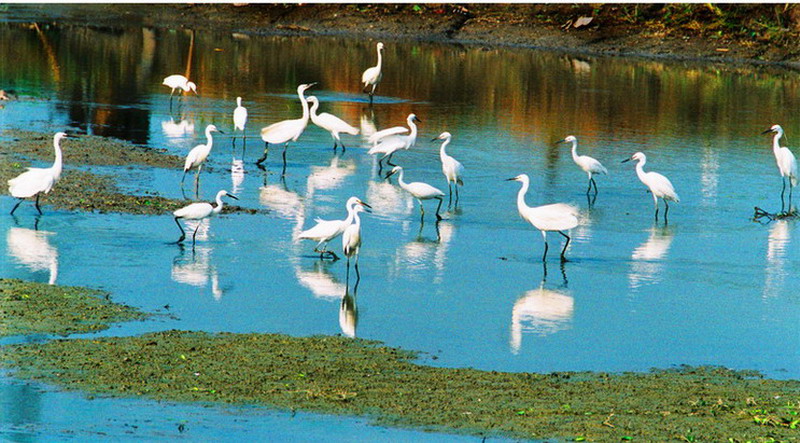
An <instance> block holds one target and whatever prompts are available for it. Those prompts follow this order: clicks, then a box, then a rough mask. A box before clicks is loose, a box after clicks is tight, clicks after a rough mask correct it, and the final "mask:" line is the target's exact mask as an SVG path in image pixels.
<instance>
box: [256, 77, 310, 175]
mask: <svg viewBox="0 0 800 443" xmlns="http://www.w3.org/2000/svg"><path fill="white" fill-rule="evenodd" d="M316 84H317V83H316V82H314V83H309V84H302V85H299V86H297V96H298V97H300V105H301V106H302V107H303V116H302V117H300V118H298V119H294V120H284V121H280V122H278V123H273V124H271V125H269V126H267V127H265V128H262V129H261V140H264V155H262V156H261V158H260V159H258V161H257V162H256V164H257V165H260V164H261V163H263V162H264V160H266V159H267V153H269V144H270V143H272V144H278V143H286V144H285V145H284V146H283V171H282V172H281V175H286V148H288V147H289V142H290V141H293V142H294V141H297V139H298V138H299V137H300V135H301V134H303V131H304V130H305V129H306V126H307V125H308V117H309V115H308V102H307V101H306V99H305V97H303V93H304V92H305V91H306V89H308V88H310V87H312V86H314V85H316Z"/></svg>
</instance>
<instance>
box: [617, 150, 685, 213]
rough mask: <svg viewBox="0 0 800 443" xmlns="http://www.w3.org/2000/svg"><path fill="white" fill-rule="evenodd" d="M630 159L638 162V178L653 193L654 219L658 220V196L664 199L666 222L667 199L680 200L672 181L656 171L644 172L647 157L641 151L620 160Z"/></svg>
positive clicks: (667, 211) (623, 161)
mask: <svg viewBox="0 0 800 443" xmlns="http://www.w3.org/2000/svg"><path fill="white" fill-rule="evenodd" d="M630 160H636V161H637V162H638V163H636V175H637V176H639V180H641V182H642V183H644V184H645V186H647V187H648V188H650V192H651V193H652V194H653V203H654V204H655V206H656V215H655V218H656V221H658V198H659V197H661V199H662V200H664V206H665V207H666V209H664V223H667V214H668V213H669V203H667V201H674V202H675V203H679V202H680V201H681V199H680V198H679V197H678V194H676V193H675V188H674V187H673V186H672V182H670V181H669V179H668V178H667V177H664V176H663V175H661V174H659V173H658V172H652V171H651V172H644V164H645V163H647V157H646V156H645V155H644V154H643V153H641V152H637V153H636V154H633V155H632V156H631V157H630V158H626V159H625V160H622V163H625V162H627V161H630Z"/></svg>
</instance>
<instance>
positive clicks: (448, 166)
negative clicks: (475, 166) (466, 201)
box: [431, 131, 464, 207]
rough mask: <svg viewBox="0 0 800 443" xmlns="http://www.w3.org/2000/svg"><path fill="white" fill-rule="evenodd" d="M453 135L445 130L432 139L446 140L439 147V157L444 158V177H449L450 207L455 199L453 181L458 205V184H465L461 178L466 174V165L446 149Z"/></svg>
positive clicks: (448, 201)
mask: <svg viewBox="0 0 800 443" xmlns="http://www.w3.org/2000/svg"><path fill="white" fill-rule="evenodd" d="M451 137H452V135H450V133H449V132H446V131H445V132H442V133H441V134H439V136H438V137H436V138H434V139H433V140H431V141H434V140H444V141H443V142H442V147H441V148H439V158H440V159H441V160H442V172H443V173H444V177H445V178H446V179H447V189H448V190H449V191H450V198H449V199H448V200H447V206H448V207H450V203H451V202H452V200H453V188H452V185H451V183H452V184H454V185H455V187H456V206H458V186H459V185H461V186H463V185H464V182H463V181H462V180H461V176H462V175H464V165H462V164H461V162H459V161H458V160H456V159H454V158H453V157H451V156H449V155H447V152H445V150H444V149H445V147H446V146H447V145H448V144H450V138H451Z"/></svg>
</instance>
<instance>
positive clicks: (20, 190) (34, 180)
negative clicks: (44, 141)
mask: <svg viewBox="0 0 800 443" xmlns="http://www.w3.org/2000/svg"><path fill="white" fill-rule="evenodd" d="M66 136H67V134H66V133H64V132H57V133H56V135H55V136H54V137H53V149H55V151H56V158H55V161H53V166H51V167H49V168H28V170H27V171H25V172H23V173H22V174H20V175H18V176H16V177H15V178H12V179H11V180H9V181H8V192H9V193H10V194H11V196H12V197H16V198H18V199H19V201H18V202H17V204H16V205H14V207H13V208H12V209H11V214H12V215H13V214H14V211H16V210H17V207H18V206H19V205H20V204H21V203H22V200H23V199H26V198H29V197H33V196H34V195H35V196H36V203H35V205H36V210H37V211H39V214H41V213H42V209H41V208H40V207H39V197H40V196H41V194H42V192H44V193H45V194H47V193H48V192H50V190H51V189H53V185H55V184H56V182H57V181H58V179H59V178H60V177H61V169H62V160H61V139H62V138H64V137H66Z"/></svg>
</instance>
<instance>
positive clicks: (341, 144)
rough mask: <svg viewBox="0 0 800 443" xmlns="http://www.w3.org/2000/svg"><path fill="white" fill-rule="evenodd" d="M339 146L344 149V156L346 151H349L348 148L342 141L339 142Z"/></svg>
mask: <svg viewBox="0 0 800 443" xmlns="http://www.w3.org/2000/svg"><path fill="white" fill-rule="evenodd" d="M339 146H341V147H342V154H344V151H345V150H347V147H345V145H344V143H342V141H341V140H339Z"/></svg>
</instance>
